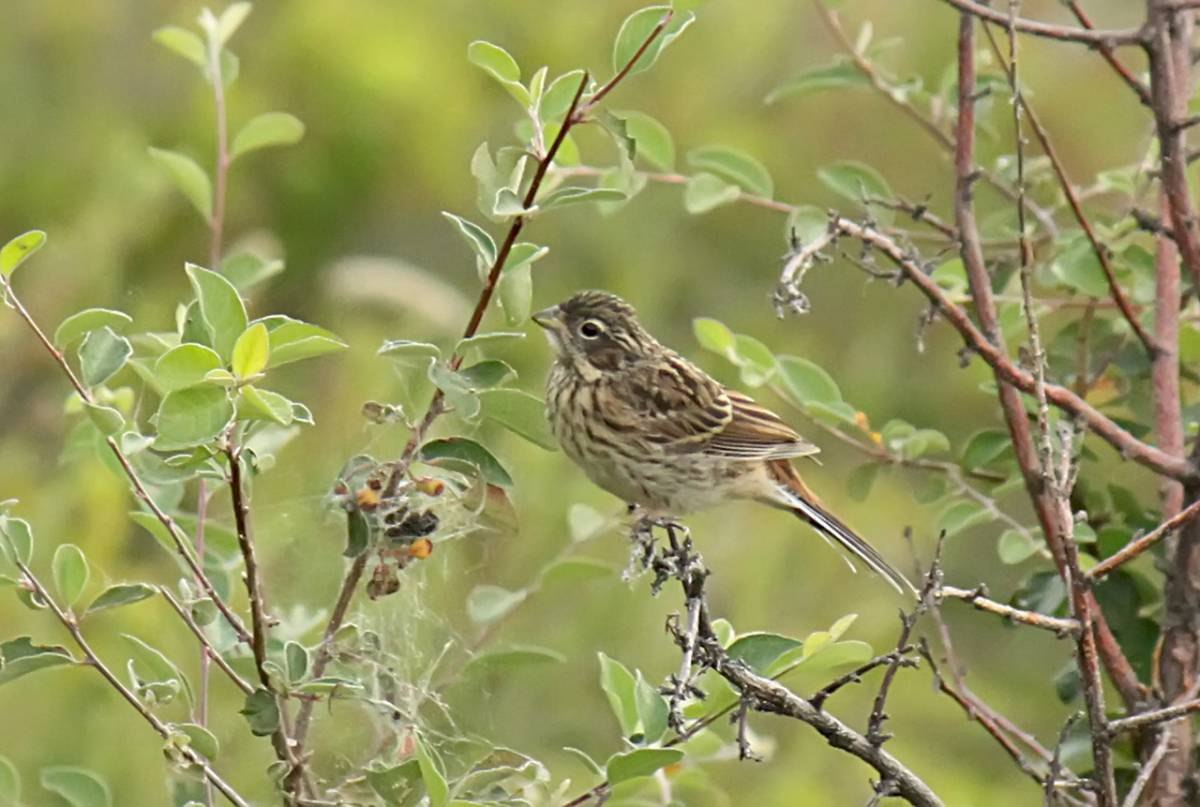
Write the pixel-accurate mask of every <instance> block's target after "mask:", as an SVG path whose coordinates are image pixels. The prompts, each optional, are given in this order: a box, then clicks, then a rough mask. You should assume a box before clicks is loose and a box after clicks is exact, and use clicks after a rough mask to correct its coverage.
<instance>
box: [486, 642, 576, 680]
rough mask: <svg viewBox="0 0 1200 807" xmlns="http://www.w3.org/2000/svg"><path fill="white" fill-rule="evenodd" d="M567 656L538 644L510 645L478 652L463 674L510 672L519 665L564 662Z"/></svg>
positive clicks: (529, 665)
mask: <svg viewBox="0 0 1200 807" xmlns="http://www.w3.org/2000/svg"><path fill="white" fill-rule="evenodd" d="M566 660H567V657H566V656H564V655H563V654H562V653H559V652H557V651H555V650H550V649H549V648H546V647H538V646H537V645H508V646H504V647H499V648H495V649H492V650H487V651H484V652H482V653H477V654H476V655H474V656H472V657H471V660H470V661H468V662H467V663H466V664H465V665H464V666H463V675H464V676H466V675H468V674H472V675H473V674H490V673H495V672H500V671H503V672H505V673H508V672H510V671H512V670H513V669H515V668H518V667H533V666H539V665H544V664H547V663H550V664H562V663H564V662H565V661H566Z"/></svg>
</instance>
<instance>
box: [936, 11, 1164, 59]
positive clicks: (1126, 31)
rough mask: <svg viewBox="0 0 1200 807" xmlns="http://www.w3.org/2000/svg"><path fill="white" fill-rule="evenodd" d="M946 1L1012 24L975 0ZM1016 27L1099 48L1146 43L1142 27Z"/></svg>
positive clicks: (1019, 22)
mask: <svg viewBox="0 0 1200 807" xmlns="http://www.w3.org/2000/svg"><path fill="white" fill-rule="evenodd" d="M942 2H943V3H946V4H947V5H950V6H953V7H954V8H957V9H958V10H959V11H961V12H962V13H964V14H967V15H970V16H973V17H978V18H979V19H981V20H987V21H988V22H994V23H998V24H1000V25H1005V26H1007V25H1009V24H1010V23H1009V16H1008V15H1007V14H1005V13H1003V12H1001V11H997V10H996V9H994V8H991V7H989V6H986V5H983V4H982V3H979V2H976V1H975V0H942ZM1011 25H1012V27H1013V29H1014V30H1016V31H1019V32H1020V33H1023V34H1033V35H1034V36H1040V37H1045V38H1047V39H1056V40H1058V41H1060V42H1080V43H1083V44H1085V45H1090V46H1092V47H1095V48H1100V47H1102V46H1107V47H1109V48H1114V47H1118V46H1122V45H1140V44H1142V42H1143V35H1142V29H1141V28H1121V29H1114V30H1111V31H1099V30H1096V29H1093V28H1073V27H1071V26H1069V25H1055V24H1053V23H1048V22H1039V21H1037V20H1027V19H1023V18H1020V17H1018V18H1016V19H1015V20H1013V21H1012V23H1011Z"/></svg>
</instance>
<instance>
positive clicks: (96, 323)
mask: <svg viewBox="0 0 1200 807" xmlns="http://www.w3.org/2000/svg"><path fill="white" fill-rule="evenodd" d="M132 324H133V317H131V316H129V315H128V314H126V313H123V312H121V311H113V310H112V309H110V308H85V309H84V310H83V311H77V312H76V313H74V314H72V315H71V316H69V317H67V318H66V319H64V320H63V321H62V324H61V325H59V326H58V327H57V328H56V329H55V330H54V339H53V342H54V346H55V347H56V348H58V349H59V350H62V349H63V348H66V347H69V346H70V345H71V343H72V342H74V341H75V340H76V339H78V338H79V337H81V336H83V335H84V334H87V333H88V332H90V331H95V330H98V329H100V328H109V329H111V330H112V331H115V332H116V333H123V332H124V331H125V329H126V328H128V327H129V326H130V325H132Z"/></svg>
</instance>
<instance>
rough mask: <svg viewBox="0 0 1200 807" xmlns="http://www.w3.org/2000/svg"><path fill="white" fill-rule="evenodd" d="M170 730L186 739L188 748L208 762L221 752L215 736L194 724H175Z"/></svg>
mask: <svg viewBox="0 0 1200 807" xmlns="http://www.w3.org/2000/svg"><path fill="white" fill-rule="evenodd" d="M171 729H172V730H173V731H177V732H179V733H181V734H183V735H184V736H185V737H187V745H188V747H189V748H191V749H192V750H193V751H195V752H196V753H198V754H199V755H200V756H202V757H204V758H205V759H207V760H209V761H210V762H211V761H212V760H215V759H216V758H217V754H219V753H220V752H221V745H220V743H218V742H217V738H216V736H215V735H214V734H213V733H212V732H211V731H209V730H208V729H206V728H204V726H199V725H196V724H195V723H175V724H174V725H172V726H171Z"/></svg>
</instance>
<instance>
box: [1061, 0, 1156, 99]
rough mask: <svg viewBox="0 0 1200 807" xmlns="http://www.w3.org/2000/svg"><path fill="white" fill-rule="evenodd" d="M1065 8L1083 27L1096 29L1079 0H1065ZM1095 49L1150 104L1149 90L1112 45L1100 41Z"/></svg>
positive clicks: (1130, 87) (1139, 96) (1139, 97)
mask: <svg viewBox="0 0 1200 807" xmlns="http://www.w3.org/2000/svg"><path fill="white" fill-rule="evenodd" d="M1067 8H1069V9H1071V13H1072V14H1074V15H1075V19H1077V20H1079V24H1080V25H1082V26H1083V27H1084V28H1087V29H1088V30H1092V31H1094V30H1095V29H1096V26H1095V25H1093V24H1092V20H1091V18H1090V17H1089V16H1088V15H1087V12H1085V11H1084V10H1083V8H1082V7H1081V6H1080V5H1079V0H1067ZM1097 49H1098V50H1099V51H1100V55H1101V56H1103V57H1104V61H1106V62H1108V64H1109V66H1110V67H1112V69H1113V70H1115V71H1116V72H1117V75H1118V76H1120V77H1121V80H1122V81H1124V82H1125V83H1126V84H1127V85H1128V86H1129V89H1131V90H1133V91H1134V93H1135V94H1136V95H1137V97H1138V99H1139V100H1140V101H1141V102H1142V103H1143V104H1145V105H1146V106H1150V90H1149V89H1148V88H1147V87H1146V85H1145V84H1143V83H1142V82H1141V81H1140V80H1138V78H1137V76H1135V75H1134V74H1133V71H1132V70H1130V69H1129V68H1128V67H1126V66H1125V64H1124V63H1123V62H1122V61H1121V60H1120V59H1118V58H1117V55H1116V53H1115V52H1114V51H1113V47H1112V45H1110V44H1108V43H1107V42H1101V43H1100V44H1099V45H1097Z"/></svg>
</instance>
